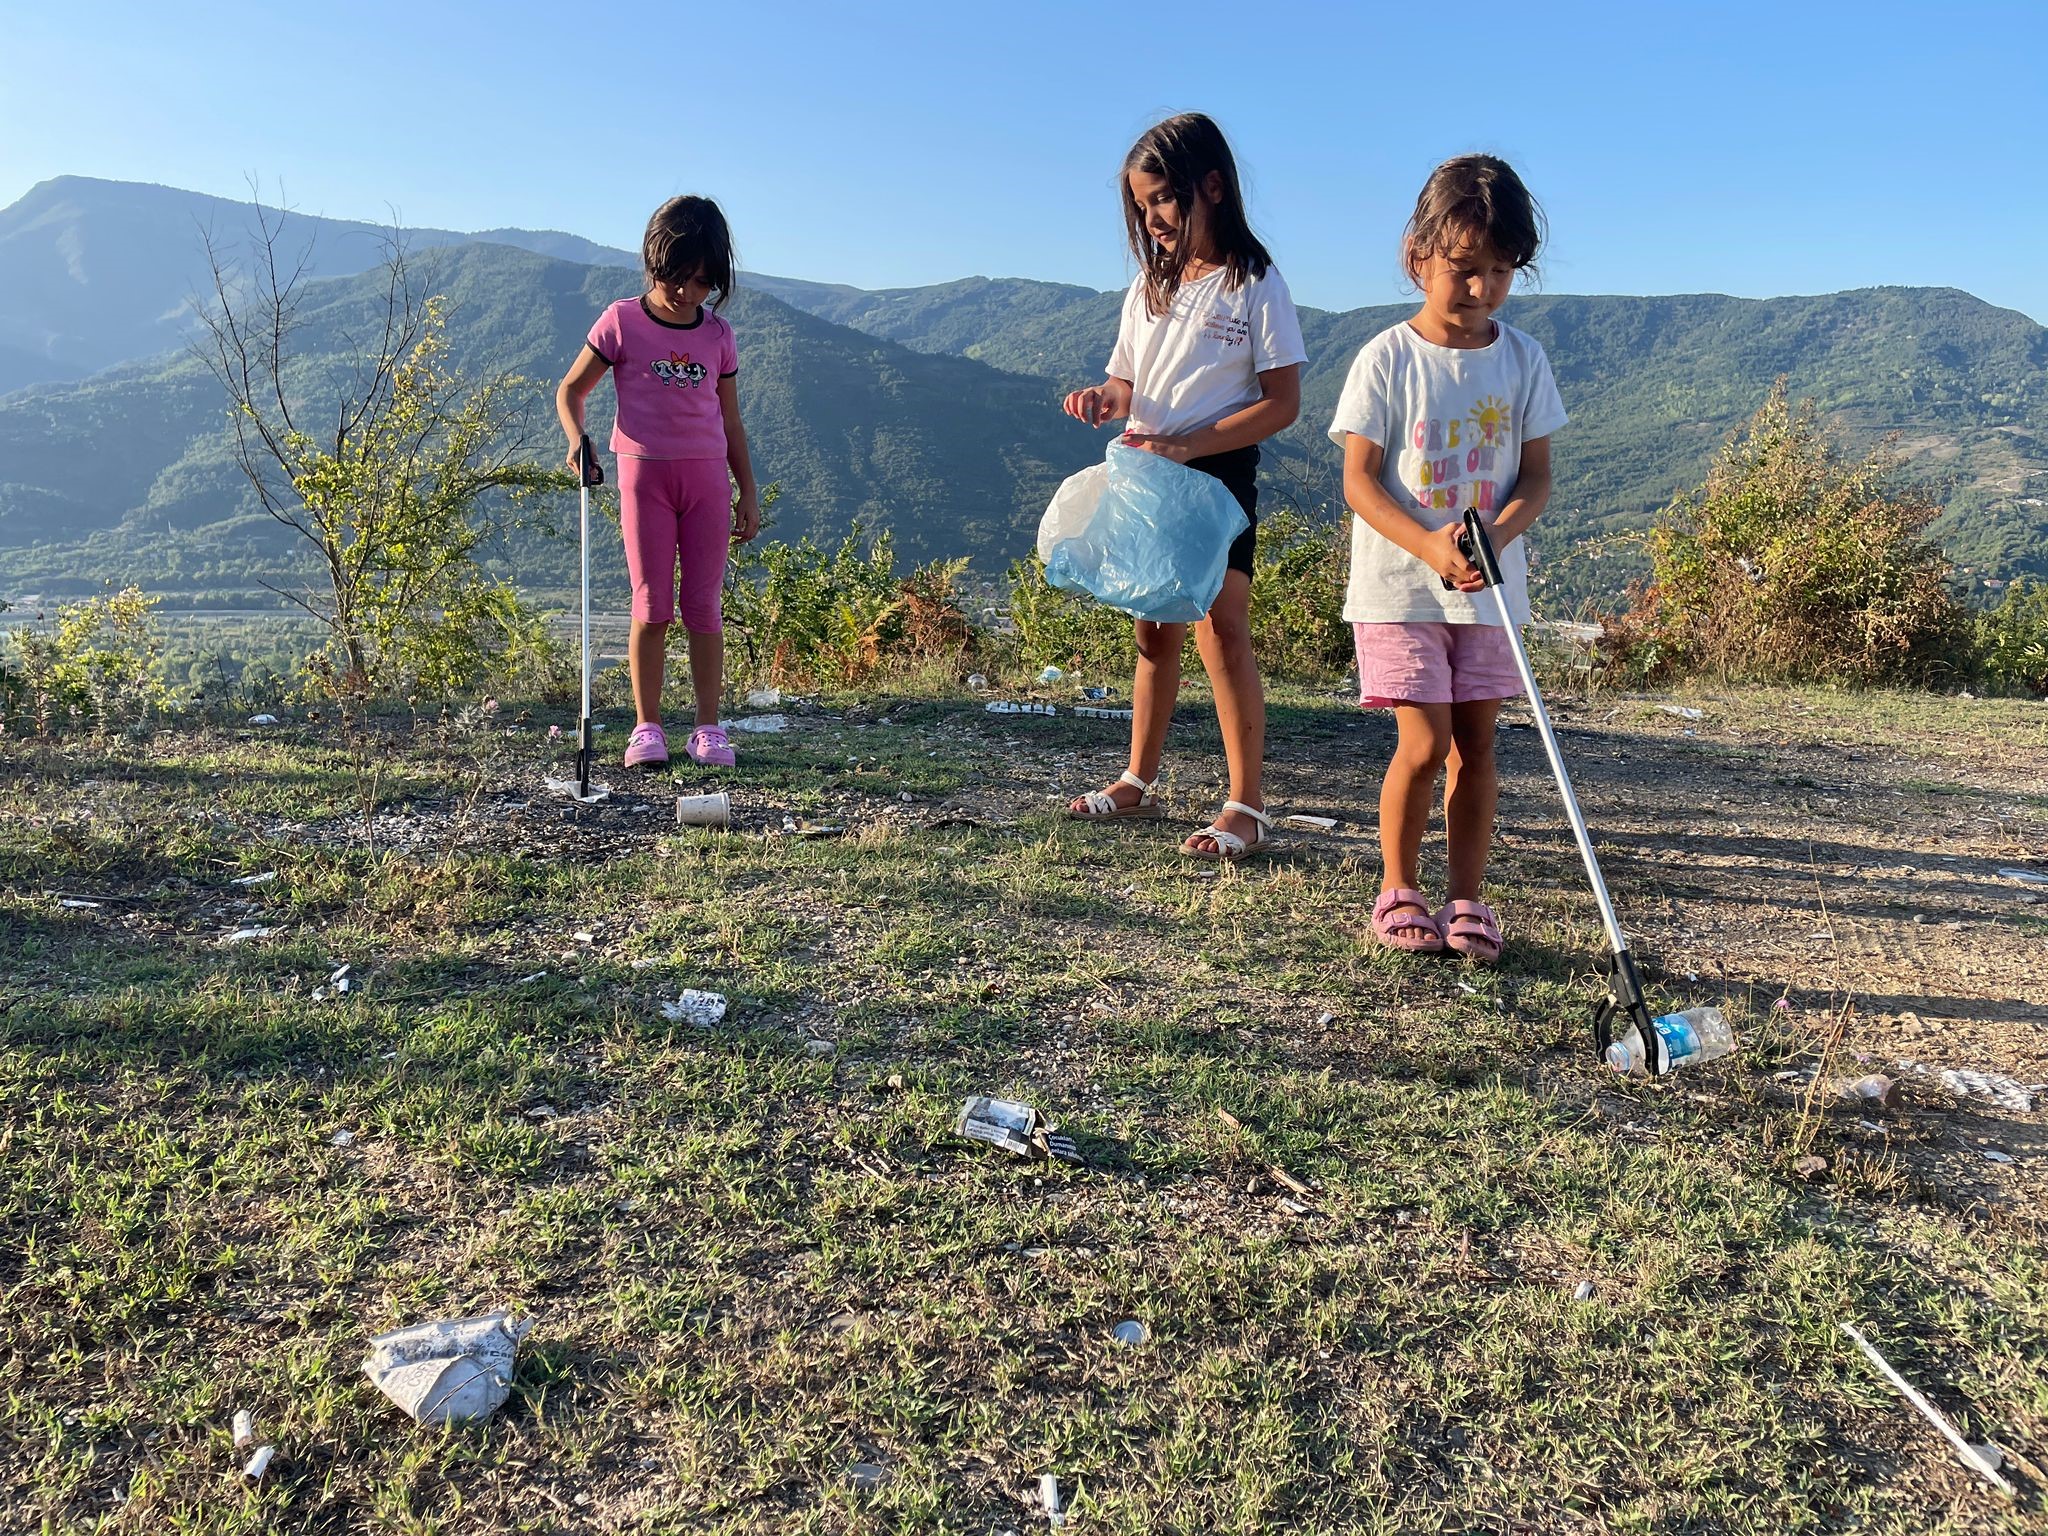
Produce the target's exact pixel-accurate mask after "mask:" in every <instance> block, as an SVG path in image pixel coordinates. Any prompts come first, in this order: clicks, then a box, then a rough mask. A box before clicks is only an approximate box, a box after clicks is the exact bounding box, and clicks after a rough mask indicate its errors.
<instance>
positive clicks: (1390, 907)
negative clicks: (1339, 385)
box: [1330, 155, 1565, 961]
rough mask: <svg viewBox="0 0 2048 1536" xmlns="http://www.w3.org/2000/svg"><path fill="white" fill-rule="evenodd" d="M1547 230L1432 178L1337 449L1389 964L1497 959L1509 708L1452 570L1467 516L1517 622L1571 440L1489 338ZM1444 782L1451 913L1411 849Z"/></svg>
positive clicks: (1521, 196)
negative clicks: (1562, 437)
mask: <svg viewBox="0 0 2048 1536" xmlns="http://www.w3.org/2000/svg"><path fill="white" fill-rule="evenodd" d="M1542 229H1543V221H1542V214H1541V213H1540V211H1539V210H1538V209H1537V207H1536V204H1535V202H1534V200H1533V199H1532V198H1531V197H1530V196H1529V193H1528V190H1527V189H1526V188H1525V187H1523V185H1522V182H1521V178H1520V177H1518V176H1516V175H1515V173H1514V171H1513V170H1511V169H1510V168H1509V167H1508V166H1507V164H1506V163H1505V162H1503V161H1500V160H1497V159H1495V158H1494V157H1493V156H1491V155H1465V156H1461V157H1459V158H1458V159H1456V160H1450V161H1446V162H1445V163H1444V164H1443V165H1441V166H1439V167H1437V169H1436V171H1435V172H1434V173H1433V174H1432V175H1431V176H1430V178H1429V182H1428V184H1427V185H1426V186H1424V187H1423V189H1422V195H1421V197H1420V198H1418V199H1417V200H1416V204H1415V212H1414V215H1413V216H1412V217H1411V218H1410V219H1409V221H1408V229H1407V232H1406V235H1405V236H1404V238H1403V241H1402V249H1401V255H1402V264H1403V265H1404V266H1405V267H1406V268H1407V272H1408V276H1409V278H1410V280H1411V281H1412V282H1413V283H1414V284H1415V286H1416V287H1417V288H1418V289H1420V290H1421V293H1422V307H1421V308H1420V309H1419V310H1418V311H1417V312H1416V313H1415V314H1414V315H1413V316H1411V317H1410V318H1409V319H1407V320H1405V321H1403V322H1402V323H1401V324H1399V325H1396V326H1392V327H1390V328H1389V329H1387V330H1385V331H1382V332H1381V333H1380V334H1379V335H1377V336H1375V337H1374V338H1373V339H1372V340H1371V341H1369V342H1367V343H1366V344H1365V346H1364V347H1362V348H1361V349H1360V350H1359V353H1358V356H1357V358H1356V359H1354V360H1353V362H1352V364H1351V372H1350V373H1349V375H1348V376H1347V377H1346V378H1345V381H1344V392H1343V394H1342V396H1341V397H1340V398H1339V399H1338V402H1337V414H1336V418H1335V419H1334V420H1333V421H1332V422H1331V423H1330V436H1331V437H1332V438H1334V439H1335V440H1336V441H1337V443H1338V445H1339V446H1340V447H1342V448H1343V450H1344V498H1345V500H1346V502H1347V503H1349V505H1350V507H1351V510H1352V511H1353V512H1355V513H1357V514H1358V516H1357V518H1356V519H1355V520H1354V521H1353V522H1352V524H1351V575H1350V580H1349V583H1348V585H1347V586H1346V589H1345V594H1344V617H1345V618H1346V619H1348V620H1350V621H1351V624H1352V629H1353V633H1354V635H1355V637H1356V640H1357V645H1358V702H1359V703H1360V704H1362V705H1364V706H1366V707H1368V708H1391V709H1392V710H1393V711H1394V720H1395V725H1396V729H1397V732H1398V737H1397V742H1396V745H1395V748H1394V760H1393V762H1392V763H1391V764H1389V765H1388V768H1387V776H1386V779H1385V781H1384V783H1383V784H1382V785H1381V788H1380V851H1381V854H1382V856H1383V857H1384V859H1385V861H1386V867H1385V872H1384V875H1383V877H1382V880H1381V889H1380V895H1379V899H1378V900H1377V901H1376V902H1375V903H1374V904H1373V912H1372V926H1373V933H1374V934H1375V935H1376V936H1377V937H1378V939H1379V941H1380V942H1381V943H1382V944H1385V945H1387V946H1388V947H1389V948H1392V949H1401V950H1410V951H1416V952H1428V951H1440V950H1444V949H1450V950H1453V951H1456V952H1457V953H1459V954H1463V955H1468V956H1471V957H1472V958H1473V959H1476V960H1482V961H1492V960H1495V959H1498V958H1499V956H1500V949H1501V930H1500V919H1499V917H1498V916H1497V915H1496V914H1495V912H1494V910H1493V908H1492V907H1490V906H1488V905H1487V904H1486V902H1485V901H1483V900H1482V899H1481V898H1480V885H1481V882H1482V881H1483V880H1484V878H1485V875H1486V856H1487V853H1488V851H1489V849H1490V847H1491V844H1492V842H1493V818H1494V810H1495V806H1496V804H1497V802H1498V800H1499V797H1500V785H1499V780H1498V778H1497V776H1496V774H1495V771H1494V761H1493V732H1494V720H1495V717H1496V716H1497V715H1498V714H1499V713H1500V706H1501V702H1502V701H1503V700H1504V699H1510V698H1513V697H1514V696H1515V695H1516V694H1518V693H1520V692H1521V684H1520V682H1519V680H1518V679H1517V677H1516V673H1515V664H1514V660H1513V656H1512V653H1511V652H1510V650H1509V647H1508V640H1507V636H1506V635H1505V634H1504V633H1502V631H1501V630H1500V629H1499V628H1498V627H1497V625H1498V619H1497V612H1496V610H1495V607H1494V603H1493V599H1492V598H1490V597H1489V598H1487V599H1485V600H1484V602H1483V604H1482V603H1478V602H1475V600H1474V594H1476V593H1477V592H1478V591H1479V590H1480V588H1481V586H1482V585H1483V583H1482V581H1481V578H1480V573H1479V571H1478V570H1477V569H1476V568H1475V567H1474V566H1473V564H1472V563H1471V562H1470V561H1469V560H1467V559H1466V558H1465V557H1464V555H1463V554H1461V553H1460V552H1459V550H1458V546H1457V537H1458V533H1459V530H1460V528H1461V527H1462V526H1463V522H1464V514H1465V511H1466V509H1467V508H1470V507H1476V508H1478V510H1479V512H1480V513H1481V515H1482V516H1483V517H1485V519H1486V521H1487V523H1488V525H1489V527H1490V529H1491V531H1492V537H1493V543H1494V547H1495V548H1496V549H1497V550H1498V551H1499V554H1500V566H1501V576H1502V578H1503V581H1502V586H1501V595H1502V597H1503V598H1505V600H1506V602H1507V605H1508V610H1509V612H1510V613H1511V614H1512V615H1513V617H1514V621H1515V622H1516V623H1517V624H1525V623H1527V622H1528V618H1529V584H1528V568H1529V567H1528V557H1527V554H1526V552H1525V550H1524V549H1523V546H1522V543H1521V536H1522V535H1523V534H1524V533H1526V532H1527V531H1528V529H1529V525H1530V524H1531V523H1533V522H1535V521H1536V518H1537V516H1538V515H1539V514H1540V513H1541V512H1542V511H1543V508H1544V506H1545V505H1546V504H1547V503H1548V502H1549V500H1550V435H1551V434H1552V433H1553V432H1555V431H1556V430H1557V429H1558V428H1559V427H1561V426H1563V425H1564V423H1565V414H1564V405H1563V402H1562V401H1560V400H1559V398H1558V394H1557V384H1556V382H1555V381H1554V380H1553V379H1552V378H1551V375H1550V363H1549V360H1548V359H1546V358H1545V357H1544V355H1543V349H1542V348H1541V347H1540V346H1538V345H1537V344H1536V342H1535V341H1533V340H1532V339H1530V338H1529V337H1528V336H1525V335H1524V334H1523V333H1522V332H1520V331H1518V330H1516V329H1515V328H1514V327H1513V326H1509V325H1503V324H1501V323H1500V322H1499V321H1497V320H1495V319H1494V318H1493V312H1494V311H1495V310H1497V309H1499V308H1500V306H1501V305H1502V304H1503V303H1504V302H1506V300H1507V297H1508V293H1509V290H1510V289H1512V288H1513V286H1514V282H1515V275H1516V274H1517V273H1518V272H1521V271H1524V270H1525V269H1527V268H1528V267H1529V266H1530V264H1531V263H1532V262H1534V260H1535V259H1536V251H1537V248H1538V246H1539V245H1540V244H1541V242H1542ZM1445 768H1448V773H1447V775H1446V779H1445V784H1444V821H1445V830H1446V833H1447V842H1448V844H1449V850H1448V852H1449V857H1448V859H1447V864H1448V870H1447V879H1446V888H1445V897H1446V900H1445V903H1444V905H1443V906H1442V907H1440V908H1439V907H1436V906H1434V905H1433V904H1432V903H1431V901H1430V900H1429V898H1428V897H1427V896H1425V895H1424V894H1423V892H1422V870H1421V857H1422V834H1423V830H1424V828H1425V827H1426V826H1427V824H1428V822H1429V812H1430V800H1431V798H1432V794H1433V792H1434V790H1435V788H1436V777H1437V772H1438V770H1440V769H1445Z"/></svg>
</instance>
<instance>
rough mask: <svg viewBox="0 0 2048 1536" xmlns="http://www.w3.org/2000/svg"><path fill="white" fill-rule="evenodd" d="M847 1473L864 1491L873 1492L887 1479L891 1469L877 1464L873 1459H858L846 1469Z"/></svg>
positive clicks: (857, 1486) (855, 1485) (854, 1483)
mask: <svg viewBox="0 0 2048 1536" xmlns="http://www.w3.org/2000/svg"><path fill="white" fill-rule="evenodd" d="M846 1475H847V1476H848V1477H849V1478H851V1479H852V1480H853V1486H854V1487H856V1488H858V1489H859V1490H860V1491H861V1492H862V1493H873V1492H874V1491H875V1490H876V1489H877V1488H879V1487H881V1486H882V1484H883V1483H884V1482H885V1481H887V1479H888V1476H889V1470H888V1468H886V1467H878V1466H876V1465H875V1464H874V1463H873V1462H872V1461H856V1462H855V1463H854V1464H853V1465H852V1466H850V1467H848V1468H847V1469H846Z"/></svg>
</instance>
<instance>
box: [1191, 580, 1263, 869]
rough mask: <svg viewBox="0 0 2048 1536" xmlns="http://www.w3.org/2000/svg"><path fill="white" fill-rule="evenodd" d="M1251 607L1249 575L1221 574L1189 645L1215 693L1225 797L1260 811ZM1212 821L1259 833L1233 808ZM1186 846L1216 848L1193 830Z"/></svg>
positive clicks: (1248, 837) (1259, 698) (1259, 699)
mask: <svg viewBox="0 0 2048 1536" xmlns="http://www.w3.org/2000/svg"><path fill="white" fill-rule="evenodd" d="M1251 605H1252V580H1251V577H1249V576H1247V575H1246V574H1245V573H1244V572H1243V571H1235V570H1233V571H1226V572H1224V574H1223V590H1222V591H1221V592H1219V593H1218V594H1217V595H1216V602H1215V605H1214V606H1213V607H1211V608H1210V610H1209V616H1208V617H1207V618H1205V619H1203V620H1202V622H1201V623H1200V624H1198V625H1196V626H1195V646H1196V648H1197V649H1198V650H1200V652H1201V653H1202V665H1203V667H1204V668H1205V669H1207V671H1208V673H1209V684H1210V687H1211V688H1213V689H1214V690H1215V693H1216V723H1217V724H1218V725H1219V726H1221V727H1222V729H1223V757H1224V761H1225V762H1227V763H1228V764H1229V765H1230V796H1229V798H1231V799H1232V800H1236V801H1240V802H1241V803H1243V804H1245V805H1250V806H1256V807H1258V808H1259V809H1260V810H1264V809H1265V808H1266V802H1265V801H1264V800H1263V799H1262V798H1261V793H1262V792H1261V789H1260V778H1261V775H1262V774H1263V772H1264V770H1265V764H1266V695H1265V690H1264V689H1262V688H1261V687H1260V686H1259V663H1258V658H1257V657H1255V656H1254V655H1252V631H1251ZM1217 825H1218V826H1220V827H1222V828H1223V830H1224V831H1226V832H1231V833H1235V834H1236V835H1237V836H1239V837H1241V838H1243V839H1244V840H1245V841H1246V842H1247V843H1249V842H1251V841H1252V840H1253V838H1254V837H1256V836H1257V834H1258V831H1259V826H1258V823H1257V822H1255V821H1253V820H1252V819H1251V818H1250V817H1249V816H1246V815H1244V814H1243V813H1242V812H1239V811H1228V812H1225V813H1224V814H1223V815H1222V816H1220V817H1218V818H1217ZM1187 846H1188V847H1189V848H1190V849H1193V850H1200V851H1202V852H1208V853H1214V852H1217V851H1219V850H1218V849H1217V848H1216V840H1215V839H1214V838H1213V837H1211V836H1210V835H1209V834H1208V833H1207V832H1197V833H1195V834H1194V836H1192V837H1190V838H1189V839H1188V841H1187Z"/></svg>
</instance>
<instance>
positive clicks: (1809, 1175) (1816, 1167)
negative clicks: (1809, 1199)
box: [1792, 1152, 1828, 1179]
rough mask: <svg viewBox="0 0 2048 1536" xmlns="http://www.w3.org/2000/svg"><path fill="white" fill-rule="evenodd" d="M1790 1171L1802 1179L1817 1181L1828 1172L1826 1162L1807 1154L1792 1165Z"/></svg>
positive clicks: (1821, 1158) (1816, 1156) (1815, 1155)
mask: <svg viewBox="0 0 2048 1536" xmlns="http://www.w3.org/2000/svg"><path fill="white" fill-rule="evenodd" d="M1792 1171H1793V1172H1794V1173H1796V1174H1798V1175H1799V1177H1800V1178H1802V1179H1817V1178H1819V1177H1820V1176H1821V1175H1822V1174H1824V1173H1826V1172H1827V1171H1828V1160H1827V1159H1826V1158H1824V1157H1821V1156H1818V1155H1817V1154H1815V1153H1811V1152H1809V1153H1808V1154H1807V1155H1806V1156H1804V1157H1802V1158H1800V1159H1799V1161H1797V1162H1796V1163H1794V1164H1793V1165H1792Z"/></svg>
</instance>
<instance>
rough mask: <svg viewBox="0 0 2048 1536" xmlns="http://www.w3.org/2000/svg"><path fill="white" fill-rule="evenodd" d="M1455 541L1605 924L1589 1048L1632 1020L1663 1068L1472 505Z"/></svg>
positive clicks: (1659, 1045)
mask: <svg viewBox="0 0 2048 1536" xmlns="http://www.w3.org/2000/svg"><path fill="white" fill-rule="evenodd" d="M1458 547H1459V548H1460V549H1461V550H1462V551H1463V552H1464V554H1465V557H1466V558H1467V559H1469V560H1471V561H1473V562H1474V563H1475V564H1477V565H1478V567H1479V571H1480V574H1481V575H1482V576H1483V577H1484V578H1485V580H1486V586H1487V589H1488V590H1489V591H1491V592H1492V593H1493V601H1494V606H1495V607H1496V608H1497V609H1499V611H1500V622H1501V627H1502V628H1503V629H1505V630H1506V631H1507V636H1508V649H1509V650H1510V651H1512V652H1513V653H1514V658H1515V671H1516V672H1518V673H1519V674H1520V675H1521V679H1522V687H1523V689H1524V690H1525V691H1526V692H1527V693H1528V695H1529V709H1530V712H1531V713H1532V714H1534V715H1535V716H1536V729H1537V731H1538V732H1539V733H1540V734H1541V735H1542V737H1543V750H1544V752H1545V753H1546V754H1548V755H1549V758H1550V771H1551V774H1552V776H1553V777H1555V778H1556V780H1557V792H1558V794H1559V795H1560V796H1561V797H1562V798H1563V800H1564V814H1565V819H1566V820H1567V821H1569V822H1570V823H1571V827H1572V836H1573V837H1575V838H1577V839H1578V844H1579V857H1580V858H1581V859H1583V860H1584V861H1585V864H1586V878H1587V880H1588V881H1589V882H1590V883H1591V884H1592V887H1593V900H1594V901H1595V902H1596V903H1598V905H1599V907H1600V921H1601V923H1602V924H1603V925H1605V927H1606V929H1607V944H1608V947H1609V949H1610V950H1611V952H1612V954H1611V958H1610V960H1609V962H1608V982H1607V996H1606V997H1605V998H1604V999H1602V1001H1601V1003H1600V1006H1599V1007H1598V1008H1597V1009H1596V1010H1595V1011H1594V1014H1593V1047H1594V1050H1595V1051H1596V1052H1597V1053H1599V1054H1601V1055H1602V1056H1604V1055H1605V1054H1606V1051H1607V1047H1608V1045H1609V1044H1610V1043H1611V1042H1612V1040H1613V1038H1614V1030H1615V1028H1616V1025H1617V1023H1618V1024H1619V1026H1620V1027H1621V1028H1622V1029H1623V1030H1624V1031H1626V1029H1627V1027H1628V1026H1629V1025H1630V1024H1633V1025H1635V1028H1636V1033H1637V1035H1638V1037H1639V1038H1640V1039H1641V1040H1642V1042H1643V1048H1644V1050H1645V1051H1646V1052H1647V1053H1648V1054H1649V1057H1650V1062H1649V1065H1650V1070H1651V1071H1652V1072H1655V1073H1662V1072H1666V1071H1669V1070H1670V1065H1671V1063H1670V1059H1669V1056H1668V1055H1667V1053H1666V1052H1665V1049H1664V1042H1663V1039H1662V1037H1660V1036H1659V1035H1658V1033H1657V1030H1656V1028H1655V1026H1654V1025H1652V1024H1651V1022H1650V1010H1649V1006H1648V1005H1647V1004H1646V1003H1645V1002H1644V1000H1643V983H1642V980H1641V978H1640V977H1638V976H1637V974H1636V963H1635V960H1634V958H1633V957H1632V956H1631V955H1630V954H1629V952H1628V935H1627V934H1625V933H1623V932H1622V931H1621V922H1620V920H1619V919H1617V918H1616V917H1615V915H1614V902H1613V899H1612V898H1611V897H1609V896H1608V894H1607V881H1606V880H1605V879H1604V878H1603V877H1602V876H1601V873H1600V860H1599V858H1598V857H1597V856H1596V855H1595V854H1594V852H1593V839H1592V836H1591V834H1590V833H1588V832H1587V831H1586V818H1585V817H1584V816H1583V815H1582V814H1580V811H1579V797H1578V796H1577V795H1575V794H1573V793H1572V776H1571V774H1570V773H1569V772H1568V771H1567V770H1566V768H1565V766H1564V753H1563V752H1561V751H1560V750H1559V749H1558V745H1557V732H1556V731H1554V730H1553V729H1551V725H1550V711H1549V710H1547V709H1545V708H1544V707H1543V693H1542V690H1541V689H1539V688H1538V687H1537V686H1536V674H1535V673H1534V672H1532V671H1531V670H1530V669H1529V653H1528V651H1527V650H1526V649H1525V648H1524V647H1523V645H1522V633H1521V631H1520V630H1519V629H1517V628H1516V627H1515V621H1514V616H1513V615H1512V614H1510V613H1509V612H1508V600H1507V596H1506V594H1505V593H1503V592H1502V591H1501V575H1500V561H1499V559H1498V558H1496V556H1495V555H1494V550H1493V540H1492V538H1491V537H1490V536H1489V535H1488V533H1487V531H1486V524H1485V522H1484V521H1482V520H1481V518H1480V516H1479V512H1478V509H1477V508H1471V509H1468V510H1467V511H1466V513H1465V531H1464V533H1463V534H1462V535H1460V537H1459V539H1458ZM1446 585H1448V583H1446Z"/></svg>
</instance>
